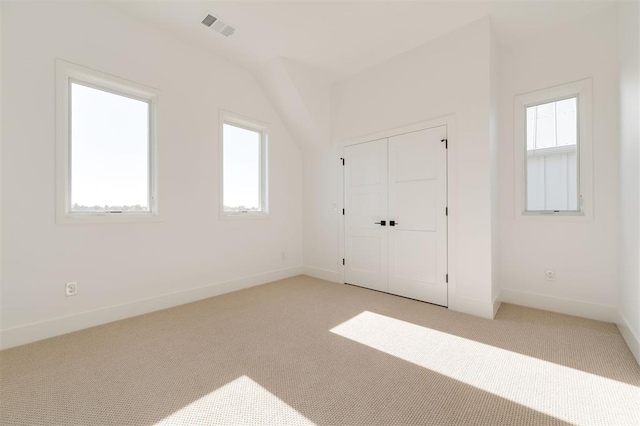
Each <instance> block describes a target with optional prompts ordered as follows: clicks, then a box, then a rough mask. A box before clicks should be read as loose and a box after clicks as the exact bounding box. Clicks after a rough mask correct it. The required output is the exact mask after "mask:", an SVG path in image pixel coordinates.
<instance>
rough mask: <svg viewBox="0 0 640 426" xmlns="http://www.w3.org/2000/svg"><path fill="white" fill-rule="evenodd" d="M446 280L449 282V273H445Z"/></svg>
mask: <svg viewBox="0 0 640 426" xmlns="http://www.w3.org/2000/svg"><path fill="white" fill-rule="evenodd" d="M444 280H445V281H446V282H449V274H447V275H445V276H444Z"/></svg>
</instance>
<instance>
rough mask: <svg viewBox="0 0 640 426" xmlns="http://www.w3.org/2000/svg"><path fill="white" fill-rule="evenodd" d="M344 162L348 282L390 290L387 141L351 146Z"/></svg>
mask: <svg viewBox="0 0 640 426" xmlns="http://www.w3.org/2000/svg"><path fill="white" fill-rule="evenodd" d="M344 159H345V170H344V173H345V175H344V179H345V192H344V201H345V282H347V283H349V284H355V285H358V286H362V287H367V288H372V289H374V290H380V291H388V279H387V272H388V271H387V266H388V248H387V247H388V235H387V229H388V226H386V221H387V177H388V172H387V169H388V166H387V139H380V140H376V141H372V142H366V143H361V144H358V145H351V146H348V147H346V148H345V149H344Z"/></svg>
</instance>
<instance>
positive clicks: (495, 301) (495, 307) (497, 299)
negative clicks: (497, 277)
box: [493, 290, 502, 318]
mask: <svg viewBox="0 0 640 426" xmlns="http://www.w3.org/2000/svg"><path fill="white" fill-rule="evenodd" d="M500 305H502V290H500V291H499V292H498V294H497V295H496V297H494V298H493V318H495V317H496V314H497V313H498V309H500Z"/></svg>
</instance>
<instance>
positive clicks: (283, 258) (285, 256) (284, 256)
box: [280, 252, 287, 260]
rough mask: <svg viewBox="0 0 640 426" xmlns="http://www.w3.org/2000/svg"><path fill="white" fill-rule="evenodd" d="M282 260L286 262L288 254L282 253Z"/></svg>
mask: <svg viewBox="0 0 640 426" xmlns="http://www.w3.org/2000/svg"><path fill="white" fill-rule="evenodd" d="M280 258H281V259H282V260H285V259H286V258H287V253H285V252H282V253H281V254H280Z"/></svg>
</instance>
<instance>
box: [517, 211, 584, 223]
mask: <svg viewBox="0 0 640 426" xmlns="http://www.w3.org/2000/svg"><path fill="white" fill-rule="evenodd" d="M516 219H518V220H524V221H545V220H547V221H554V222H588V221H591V220H593V216H592V215H590V214H586V213H584V212H554V213H540V212H519V213H517V214H516Z"/></svg>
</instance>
